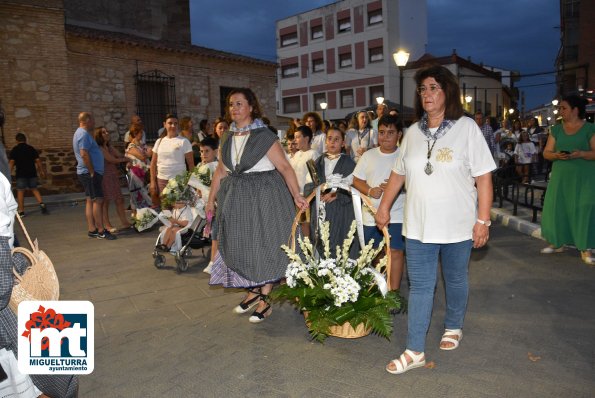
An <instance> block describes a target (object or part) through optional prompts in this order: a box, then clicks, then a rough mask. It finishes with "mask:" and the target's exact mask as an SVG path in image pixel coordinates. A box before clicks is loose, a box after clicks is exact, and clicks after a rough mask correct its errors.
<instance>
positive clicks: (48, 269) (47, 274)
mask: <svg viewBox="0 0 595 398" xmlns="http://www.w3.org/2000/svg"><path fill="white" fill-rule="evenodd" d="M17 219H18V220H19V223H20V224H21V227H22V228H23V233H24V234H25V236H26V237H27V241H29V245H30V246H31V249H32V251H31V250H28V249H25V248H24V247H17V248H14V249H13V250H12V253H13V254H14V253H22V254H23V255H24V256H25V257H27V259H28V260H29V262H30V263H31V266H30V267H29V268H27V269H26V271H25V272H24V274H23V275H20V274H19V273H18V272H17V271H16V270H15V269H13V270H12V272H13V274H14V277H15V285H14V286H13V288H12V295H11V296H10V302H9V304H8V306H9V307H10V309H11V310H12V311H13V312H14V313H15V314H17V313H18V309H19V303H20V302H21V301H31V300H35V301H46V300H58V298H59V296H60V284H59V282H58V276H57V275H56V270H55V269H54V265H53V264H52V261H51V260H50V258H49V257H48V256H47V254H45V252H44V251H43V250H39V246H38V244H37V239H36V240H35V242H32V241H31V238H30V237H29V233H28V232H27V228H25V224H23V220H21V217H19V215H18V214H17Z"/></svg>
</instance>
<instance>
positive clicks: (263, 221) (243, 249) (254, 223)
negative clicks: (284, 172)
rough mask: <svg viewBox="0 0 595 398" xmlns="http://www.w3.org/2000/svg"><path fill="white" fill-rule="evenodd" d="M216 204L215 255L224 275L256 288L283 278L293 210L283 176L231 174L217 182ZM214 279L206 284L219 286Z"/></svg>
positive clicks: (260, 173)
mask: <svg viewBox="0 0 595 398" xmlns="http://www.w3.org/2000/svg"><path fill="white" fill-rule="evenodd" d="M217 205H218V207H217V216H216V218H215V220H216V221H217V229H218V240H219V251H220V253H221V257H222V260H223V262H224V265H225V266H226V267H228V268H229V270H228V271H232V272H234V273H236V274H238V275H239V276H241V278H243V279H245V280H247V281H251V282H253V283H254V285H259V284H264V283H270V282H274V281H278V280H280V279H282V278H284V277H285V270H286V269H287V264H288V263H289V261H288V258H287V256H286V255H285V253H284V252H283V250H282V249H281V245H283V244H288V243H289V238H290V235H291V225H292V223H293V218H294V216H295V210H294V209H295V206H294V202H293V199H292V197H291V194H290V193H289V190H288V188H287V185H286V184H285V181H284V180H283V177H282V176H281V174H280V173H279V172H278V171H277V170H272V171H266V172H257V173H243V174H230V175H228V176H227V177H225V178H224V179H223V180H221V186H220V189H219V192H218V194H217ZM214 273H215V272H214ZM217 279H218V278H211V282H210V283H211V284H219V283H223V282H222V281H221V280H217ZM232 279H233V278H232ZM231 286H233V283H232V284H231ZM231 286H230V287H231ZM233 287H246V283H245V282H242V283H241V284H240V285H239V286H233Z"/></svg>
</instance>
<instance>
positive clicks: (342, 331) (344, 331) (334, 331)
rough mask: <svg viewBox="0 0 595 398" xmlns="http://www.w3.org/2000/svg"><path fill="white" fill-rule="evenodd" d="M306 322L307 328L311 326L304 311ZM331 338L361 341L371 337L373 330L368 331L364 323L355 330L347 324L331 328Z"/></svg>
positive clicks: (306, 312) (307, 313)
mask: <svg viewBox="0 0 595 398" xmlns="http://www.w3.org/2000/svg"><path fill="white" fill-rule="evenodd" d="M303 314H304V320H305V321H306V326H310V322H308V315H309V312H308V311H304V312H303ZM330 330H331V331H330V333H329V336H335V337H340V338H342V339H359V338H360V337H365V336H367V335H369V334H370V333H371V332H372V330H371V329H369V328H368V329H366V328H365V326H364V324H363V323H360V324H359V325H357V327H356V328H355V329H354V328H353V327H352V326H351V324H350V323H349V322H345V323H344V324H342V325H340V326H331V327H330Z"/></svg>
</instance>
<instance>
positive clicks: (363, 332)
mask: <svg viewBox="0 0 595 398" xmlns="http://www.w3.org/2000/svg"><path fill="white" fill-rule="evenodd" d="M351 189H354V190H355V188H353V187H352V188H351ZM360 196H361V198H362V202H363V204H364V205H365V206H366V207H367V208H369V209H370V210H371V211H372V213H374V214H376V209H375V208H374V206H373V205H372V202H371V201H370V199H369V198H368V197H367V196H366V195H364V194H362V193H361V192H360ZM315 197H316V191H314V192H312V193H311V194H310V195H309V196H308V197H307V198H306V200H307V201H308V203H310V202H311V201H312V200H313V199H314V198H315ZM303 213H304V210H301V209H299V210H298V212H297V214H296V216H295V218H294V220H293V225H292V228H291V241H290V244H291V248H292V249H293V251H295V242H296V239H295V238H296V231H297V227H298V225H299V223H300V222H301V219H302V214H303ZM382 234H383V235H384V242H385V251H386V253H387V260H388V261H387V264H386V269H385V273H386V282H387V284H388V289H389V290H390V266H391V262H390V261H391V259H390V257H391V256H390V235H389V233H388V228H386V227H384V228H383V229H382ZM303 314H304V319H305V322H306V325H307V326H309V322H308V314H309V312H308V311H303ZM370 333H371V330H370V329H369V328H368V329H366V328H365V326H364V324H363V323H360V324H359V325H357V327H356V328H355V329H354V328H353V327H352V326H351V324H350V323H349V322H345V323H344V324H342V325H338V326H331V327H330V333H329V336H335V337H340V338H343V339H357V338H360V337H365V336H367V335H369V334H370Z"/></svg>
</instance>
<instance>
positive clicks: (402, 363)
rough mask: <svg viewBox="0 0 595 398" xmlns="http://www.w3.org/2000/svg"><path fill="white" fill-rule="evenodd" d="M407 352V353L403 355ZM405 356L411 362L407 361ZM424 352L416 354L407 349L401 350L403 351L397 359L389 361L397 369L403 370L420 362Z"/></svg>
mask: <svg viewBox="0 0 595 398" xmlns="http://www.w3.org/2000/svg"><path fill="white" fill-rule="evenodd" d="M405 354H407V355H405ZM407 356H408V357H409V358H411V362H409V361H407ZM423 358H424V353H423V352H422V353H421V354H416V353H414V352H413V351H411V350H409V349H407V350H405V351H403V353H402V354H401V355H400V356H399V358H397V359H393V360H392V361H391V362H392V363H394V364H395V367H396V368H397V371H399V372H402V371H403V370H405V369H407V368H409V367H411V366H412V365H417V364H419V363H420V362H422V361H423V360H424V359H423Z"/></svg>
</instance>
